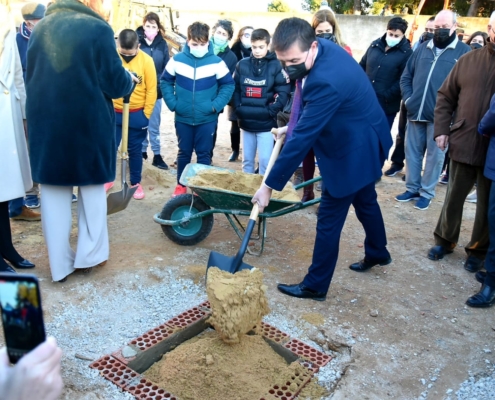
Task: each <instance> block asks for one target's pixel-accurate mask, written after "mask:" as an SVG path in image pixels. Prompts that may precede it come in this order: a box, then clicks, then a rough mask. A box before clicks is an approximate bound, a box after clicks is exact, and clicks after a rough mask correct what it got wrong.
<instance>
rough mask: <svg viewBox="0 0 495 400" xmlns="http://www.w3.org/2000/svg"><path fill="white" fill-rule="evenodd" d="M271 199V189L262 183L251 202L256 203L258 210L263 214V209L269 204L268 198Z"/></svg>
mask: <svg viewBox="0 0 495 400" xmlns="http://www.w3.org/2000/svg"><path fill="white" fill-rule="evenodd" d="M271 197H272V189H270V188H269V187H268V186H266V185H265V184H264V183H263V184H262V185H261V186H260V188H259V189H258V191H257V192H256V193H255V194H254V197H253V199H252V200H251V202H252V203H253V204H255V203H258V207H259V208H260V213H262V212H263V210H264V209H265V207H266V206H267V205H268V204H269V203H270V198H271Z"/></svg>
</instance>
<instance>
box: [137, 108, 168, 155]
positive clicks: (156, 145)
mask: <svg viewBox="0 0 495 400" xmlns="http://www.w3.org/2000/svg"><path fill="white" fill-rule="evenodd" d="M162 103H163V100H162V99H158V100H157V101H156V103H155V107H154V108H153V112H152V113H151V115H150V120H149V124H148V133H149V136H150V142H151V150H152V151H153V154H154V155H155V156H156V155H158V154H160V122H161V120H162V117H161V114H162ZM147 150H148V135H146V136H145V138H144V140H143V149H142V152H143V153H146V151H147Z"/></svg>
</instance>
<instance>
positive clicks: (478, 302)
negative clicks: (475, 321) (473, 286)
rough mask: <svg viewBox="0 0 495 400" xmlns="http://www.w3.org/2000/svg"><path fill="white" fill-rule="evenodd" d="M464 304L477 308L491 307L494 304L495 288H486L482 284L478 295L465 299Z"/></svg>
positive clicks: (486, 286) (485, 285)
mask: <svg viewBox="0 0 495 400" xmlns="http://www.w3.org/2000/svg"><path fill="white" fill-rule="evenodd" d="M466 304H467V305H468V306H469V307H477V308H486V307H491V306H493V304H495V286H488V285H487V284H486V283H484V284H483V285H482V286H481V289H480V291H479V292H478V293H476V294H475V295H474V296H471V297H470V298H469V299H467V301H466Z"/></svg>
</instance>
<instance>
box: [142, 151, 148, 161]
mask: <svg viewBox="0 0 495 400" xmlns="http://www.w3.org/2000/svg"><path fill="white" fill-rule="evenodd" d="M147 159H148V153H147V152H145V151H143V160H147Z"/></svg>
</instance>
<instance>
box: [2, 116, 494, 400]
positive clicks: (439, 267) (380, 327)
mask: <svg viewBox="0 0 495 400" xmlns="http://www.w3.org/2000/svg"><path fill="white" fill-rule="evenodd" d="M162 149H163V151H162V154H163V155H164V158H165V160H166V162H167V163H168V164H169V165H171V164H172V163H173V161H174V159H175V155H176V137H175V133H174V130H173V124H172V116H171V115H170V113H169V112H168V111H167V112H164V114H163V121H162ZM229 154H230V137H229V123H228V122H227V121H226V117H225V115H221V117H220V126H219V131H218V141H217V146H216V149H215V156H214V159H213V162H214V165H216V166H221V167H230V168H234V169H238V170H239V169H240V168H241V163H240V162H237V163H228V162H227V161H226V160H227V158H228V156H229ZM149 155H150V156H152V152H151V151H149ZM147 164H148V165H146V166H145V173H144V174H145V178H144V180H143V182H144V185H143V186H144V188H145V192H146V198H145V199H144V200H142V201H131V203H130V205H129V208H128V209H127V210H125V211H123V212H121V213H118V214H114V215H112V216H110V217H109V218H108V221H109V231H110V242H111V256H110V259H109V261H108V264H107V265H106V266H105V267H103V268H99V269H98V270H97V271H95V272H94V273H93V274H91V275H89V276H83V275H81V274H74V275H73V276H70V277H69V279H68V281H67V283H65V284H63V285H62V284H58V283H53V282H52V281H51V275H50V270H49V265H48V257H47V251H46V248H45V244H44V241H43V237H42V232H41V224H40V223H36V222H35V223H33V222H13V223H12V230H13V236H14V241H15V245H16V247H17V249H18V250H19V252H20V253H21V254H22V255H23V256H24V257H26V258H27V259H29V260H31V261H33V262H34V263H36V265H37V267H36V270H35V272H36V273H37V274H38V275H39V277H40V278H41V279H42V290H43V297H44V307H45V314H46V319H47V321H48V322H50V321H51V320H53V319H54V318H55V313H56V312H57V310H60V304H61V303H62V304H64V303H63V302H66V303H72V306H76V307H77V306H78V305H79V304H81V307H82V305H83V304H91V302H92V301H94V298H93V297H92V296H90V295H89V294H88V293H87V292H85V291H82V290H80V288H81V287H84V286H85V285H86V283H87V282H88V281H91V282H92V284H93V285H95V286H96V287H97V288H98V286H100V287H101V296H102V297H103V296H105V295H106V292H105V291H106V290H107V289H108V287H109V285H113V286H118V287H120V285H121V284H123V280H124V279H125V278H124V276H128V275H129V274H136V277H137V276H138V275H141V274H144V273H145V272H146V271H147V269H148V268H149V266H150V265H151V264H152V263H154V264H153V265H161V266H163V268H165V266H166V265H170V264H172V263H174V265H175V267H176V271H178V273H179V276H182V277H184V278H190V279H192V280H193V281H194V282H196V283H197V284H198V285H203V283H202V282H203V279H202V278H203V276H204V266H205V265H206V261H207V255H208V253H209V252H210V251H211V250H215V251H218V252H222V253H224V254H228V255H233V254H234V253H235V252H236V250H237V248H238V246H239V243H240V242H239V240H237V239H236V237H235V236H234V232H233V231H232V229H231V227H230V225H229V224H228V221H227V220H226V218H225V217H224V216H223V215H219V216H216V217H215V224H214V227H213V230H212V232H211V234H210V235H209V236H208V237H207V238H206V240H204V241H203V242H201V243H200V244H198V245H197V246H195V247H192V248H191V247H182V246H179V245H177V244H174V243H173V242H171V241H169V240H168V239H167V238H166V237H165V235H164V234H163V233H162V230H161V229H160V226H159V225H158V224H156V223H155V222H154V221H153V219H152V216H153V214H155V213H157V212H159V211H160V210H161V208H162V207H163V205H164V204H165V202H166V201H167V200H168V199H169V198H170V195H171V193H172V191H173V188H174V186H175V175H174V174H173V171H171V172H164V173H161V172H159V171H158V170H157V169H156V168H154V167H151V166H150V162H149V161H148V163H147ZM387 167H388V164H387V165H386V166H385V168H387ZM335 173H338V171H335ZM118 187H119V185H118V183H117V184H116V188H118ZM445 189H446V188H445V187H444V186H442V185H439V186H438V188H437V197H436V198H435V199H434V200H433V201H432V204H431V206H430V208H429V209H428V210H426V211H419V210H415V209H414V208H413V204H412V203H405V204H402V203H398V202H396V201H394V196H395V195H397V194H399V193H401V192H403V191H404V190H405V187H404V183H403V182H402V181H401V176H398V177H394V178H387V177H384V178H383V179H382V181H381V182H380V183H379V184H378V185H377V191H378V196H379V202H380V205H381V207H382V212H383V216H384V218H385V224H386V228H387V236H388V248H389V251H390V253H391V255H392V258H393V263H392V264H390V265H388V266H386V267H376V268H373V269H372V270H371V271H369V272H367V273H362V274H359V273H356V272H353V271H351V270H349V268H348V265H349V264H351V263H353V262H355V261H357V260H359V259H361V258H362V257H363V240H364V233H363V229H362V227H361V225H360V223H359V222H358V220H357V218H356V217H355V214H354V211H353V210H352V209H351V210H350V212H349V216H348V219H347V222H346V224H345V228H344V230H343V232H342V237H341V245H340V254H339V260H338V264H337V269H336V272H335V276H334V279H333V282H332V284H331V287H330V291H329V293H328V297H327V300H326V301H325V302H315V301H311V300H300V299H295V298H290V297H287V296H284V295H282V294H281V293H279V292H278V291H277V289H276V284H277V283H279V282H283V283H297V282H300V281H301V279H302V278H303V276H304V274H305V272H306V269H307V267H308V266H309V264H310V261H311V254H312V246H313V241H314V237H315V226H316V214H315V211H316V207H310V208H308V209H305V210H301V211H299V212H296V213H292V214H289V215H287V216H284V217H280V218H276V219H272V220H270V222H269V223H268V239H267V243H266V248H265V252H264V254H263V255H262V257H253V256H249V255H247V256H246V257H245V261H246V262H248V263H250V264H252V265H255V266H256V267H258V268H260V269H262V270H263V272H264V273H265V280H266V281H265V283H266V285H267V286H268V292H267V293H268V297H269V300H270V308H271V309H272V310H274V311H276V312H277V313H279V314H280V315H284V316H285V318H286V319H287V321H289V323H291V324H293V325H294V326H295V327H298V328H300V329H302V330H304V331H305V332H306V334H307V335H308V337H313V338H314V341H316V342H318V340H321V337H322V336H323V335H326V337H327V338H328V339H330V340H333V341H336V342H342V343H345V344H347V345H348V346H350V348H351V357H350V359H349V365H348V367H347V369H345V374H344V375H342V377H341V379H340V381H339V382H338V384H337V386H336V387H335V389H334V394H333V398H334V399H385V398H391V399H412V398H418V397H419V396H421V394H422V393H424V394H425V397H427V398H429V399H443V398H445V397H446V392H447V390H448V389H452V390H453V391H454V392H455V391H456V390H457V389H458V388H459V385H460V384H461V382H463V381H465V380H466V379H468V377H469V374H472V375H475V376H476V374H479V375H483V374H484V373H485V372H486V364H487V361H489V362H491V363H493V362H495V356H494V354H495V351H493V350H494V348H493V347H494V340H495V317H494V315H495V314H494V309H487V310H477V309H471V308H468V307H466V306H465V305H464V302H465V300H466V299H467V298H468V297H469V296H470V295H472V294H474V293H475V292H476V291H477V289H478V288H479V284H478V283H476V281H475V279H474V276H473V275H472V274H470V273H468V272H466V271H465V270H464V269H463V262H464V260H465V257H466V254H465V252H464V250H463V247H462V246H463V245H465V244H466V243H467V242H468V241H469V237H470V232H471V229H472V225H473V218H474V212H475V205H473V204H468V203H466V205H465V208H464V220H463V225H462V231H461V237H460V246H459V247H458V248H457V249H456V250H455V252H454V253H453V254H452V255H449V256H447V257H446V258H445V259H444V260H442V261H440V262H433V261H430V260H429V259H428V258H427V257H426V253H427V251H428V249H429V247H430V246H432V245H433V233H432V232H433V229H434V227H435V224H436V221H437V218H438V215H439V213H440V210H441V207H442V203H443V199H444V195H445ZM114 190H115V189H114ZM75 207H76V206H75V205H74V209H75ZM73 233H74V238H73V239H75V237H76V234H77V232H76V230H75V229H74V232H73ZM74 243H75V242H74ZM156 260H158V261H156ZM126 274H127V275H126ZM202 287H203V288H204V285H203V286H202ZM136 290H138V289H136ZM180 295H181V293H177V296H180ZM145 310H146V309H145ZM115 312H116V310H108V314H109V316H110V314H112V313H115ZM109 318H110V317H109ZM308 327H309V328H308ZM149 328H152V326H150V327H149ZM71 332H72V333H71V334H73V335H74V337H73V338H72V339H73V340H78V339H80V337H83V336H84V335H87V333H85V331H84V329H81V331H80V334H79V335H80V337H78V334H77V333H74V331H71ZM135 333H139V334H140V333H142V332H135ZM131 334H132V329H131ZM135 336H136V335H135ZM123 344H125V342H123V343H116V344H115V348H117V347H120V346H121V345H123ZM487 349H491V352H488V351H486V350H487ZM101 355H102V354H97V355H96V356H97V357H99V356H101ZM95 358H96V357H95ZM72 379H73V380H74V381H73V382H71V380H72ZM81 379H83V377H80V376H73V377H72V376H66V378H65V380H66V385H67V387H68V388H71V387H76V386H77V385H76V381H77V380H81ZM422 380H423V381H422ZM67 390H69V389H67ZM87 390H88V391H91V390H92V389H91V388H89V389H87ZM67 393H68V392H66V398H78V396H76V395H75V394H74V393H75V392H72V395H70V396H68V395H67ZM79 394H82V393H79ZM88 398H103V397H100V396H98V394H97V393H96V390H95V394H94V396H93V397H88Z"/></svg>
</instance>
